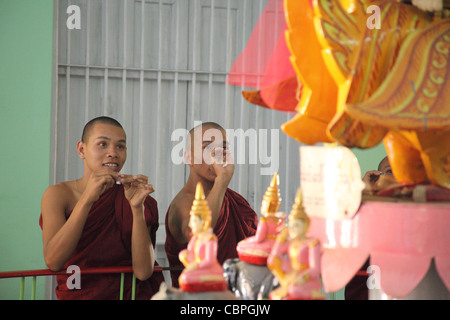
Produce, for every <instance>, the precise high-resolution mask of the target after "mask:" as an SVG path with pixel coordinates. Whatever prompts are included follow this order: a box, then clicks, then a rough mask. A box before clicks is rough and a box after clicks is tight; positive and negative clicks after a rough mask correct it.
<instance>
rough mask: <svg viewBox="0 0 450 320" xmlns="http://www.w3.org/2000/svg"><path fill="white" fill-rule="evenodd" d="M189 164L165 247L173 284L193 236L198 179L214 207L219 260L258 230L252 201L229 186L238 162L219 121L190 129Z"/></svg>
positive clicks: (232, 255)
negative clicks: (191, 223)
mask: <svg viewBox="0 0 450 320" xmlns="http://www.w3.org/2000/svg"><path fill="white" fill-rule="evenodd" d="M185 160H186V163H187V164H188V165H189V169H190V172H189V178H188V181H187V183H186V185H185V186H184V187H183V188H182V189H181V190H180V192H179V193H178V194H177V195H176V196H175V198H174V199H173V201H172V203H171V204H170V207H169V209H168V211H167V214H166V243H165V249H166V254H167V258H168V260H169V265H170V267H172V268H179V269H180V270H179V271H175V270H171V278H172V286H174V287H178V277H179V275H180V273H181V269H182V267H183V264H182V263H181V262H180V260H179V259H178V254H179V252H180V251H181V250H183V249H185V248H186V246H187V243H188V242H189V240H190V238H191V230H190V228H189V212H190V209H191V207H192V202H193V201H194V198H195V189H196V186H197V183H198V182H201V183H202V186H203V189H204V191H205V196H206V200H207V201H208V205H209V208H210V210H211V215H212V216H211V218H212V219H211V228H213V231H214V233H215V234H216V235H217V237H218V242H219V244H218V253H217V260H218V261H219V263H220V264H223V262H224V261H225V260H226V259H229V258H237V256H238V255H237V252H236V245H237V243H238V242H239V241H241V240H243V239H245V238H247V237H249V236H252V235H254V234H255V232H256V224H257V215H256V213H255V212H254V211H253V209H252V208H251V207H250V205H249V204H248V202H247V201H246V200H245V199H244V198H243V197H242V196H241V195H239V194H238V193H236V192H234V191H233V190H231V189H229V188H228V185H229V183H230V180H231V178H232V177H233V173H234V163H233V159H232V156H231V153H230V150H229V143H228V141H227V136H226V132H225V130H224V129H223V128H222V127H221V126H220V125H219V124H217V123H214V122H206V123H203V124H201V125H199V126H197V127H195V128H193V129H191V131H190V132H189V137H188V139H187V146H186V152H185Z"/></svg>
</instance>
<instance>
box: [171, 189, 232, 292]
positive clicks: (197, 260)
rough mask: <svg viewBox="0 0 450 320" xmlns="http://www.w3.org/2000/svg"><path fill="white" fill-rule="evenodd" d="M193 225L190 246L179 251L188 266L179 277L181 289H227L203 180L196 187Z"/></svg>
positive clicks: (190, 223) (190, 222)
mask: <svg viewBox="0 0 450 320" xmlns="http://www.w3.org/2000/svg"><path fill="white" fill-rule="evenodd" d="M189 227H190V228H191V231H192V234H193V236H192V238H191V240H190V241H189V243H188V245H187V248H186V249H185V250H182V251H181V252H180V253H179V259H180V261H181V262H182V263H183V265H184V266H185V267H186V268H185V269H184V270H183V271H182V273H181V275H180V277H179V280H178V281H179V284H180V288H181V290H183V291H188V292H204V291H222V290H226V288H227V283H226V280H225V278H224V277H223V269H222V266H221V265H220V264H219V262H218V261H217V246H218V244H217V241H218V240H217V236H216V235H215V234H214V233H213V230H212V228H211V210H210V209H209V207H208V203H207V201H206V199H205V193H204V191H203V187H202V184H201V183H200V182H199V183H198V184H197V188H196V190H195V200H194V202H193V204H192V208H191V211H190V220H189Z"/></svg>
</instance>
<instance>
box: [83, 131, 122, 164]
mask: <svg viewBox="0 0 450 320" xmlns="http://www.w3.org/2000/svg"><path fill="white" fill-rule="evenodd" d="M77 150H78V154H79V156H80V158H82V159H84V160H85V167H87V168H88V169H89V170H90V171H91V172H92V171H95V170H100V169H104V168H107V169H108V170H112V171H115V172H120V170H121V169H122V167H123V165H124V164H125V161H126V159H127V145H126V136H125V132H124V131H123V129H122V128H120V127H116V126H113V125H110V124H105V123H96V124H94V126H93V127H92V128H91V130H90V132H89V136H88V137H87V139H85V142H82V141H79V142H78V145H77Z"/></svg>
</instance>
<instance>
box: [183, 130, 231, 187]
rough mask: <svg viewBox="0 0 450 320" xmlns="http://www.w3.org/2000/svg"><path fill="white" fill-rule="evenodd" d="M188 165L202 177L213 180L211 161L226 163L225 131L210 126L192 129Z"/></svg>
mask: <svg viewBox="0 0 450 320" xmlns="http://www.w3.org/2000/svg"><path fill="white" fill-rule="evenodd" d="M190 147H191V148H190V155H189V157H190V164H189V165H190V167H191V170H194V171H195V172H196V173H197V174H199V175H200V176H202V177H203V178H205V179H207V180H209V181H214V179H215V178H216V173H215V170H214V168H213V163H220V164H222V165H223V164H225V163H227V154H228V153H229V143H228V141H227V136H226V132H225V131H224V130H221V129H217V128H214V127H210V126H203V127H202V130H200V128H198V129H196V130H194V133H193V137H191V146H190Z"/></svg>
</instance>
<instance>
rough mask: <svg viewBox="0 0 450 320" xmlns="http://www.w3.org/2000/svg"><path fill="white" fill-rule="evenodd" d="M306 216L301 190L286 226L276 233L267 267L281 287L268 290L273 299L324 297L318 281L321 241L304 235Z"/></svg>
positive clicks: (307, 225)
mask: <svg viewBox="0 0 450 320" xmlns="http://www.w3.org/2000/svg"><path fill="white" fill-rule="evenodd" d="M308 228H309V217H308V216H307V215H306V213H305V210H304V208H303V205H302V193H301V189H298V191H297V195H296V197H295V203H294V205H293V206H292V210H291V213H290V214H289V223H288V227H287V228H285V229H283V230H282V231H281V232H280V234H279V235H278V237H277V239H276V241H275V244H274V245H273V248H272V251H271V253H270V255H269V258H268V260H267V266H268V268H269V269H270V270H271V271H272V273H273V274H274V275H275V277H277V279H278V281H279V284H280V286H279V287H278V288H277V289H275V290H273V291H272V292H271V293H270V299H272V300H281V299H286V300H305V299H306V300H312V299H314V300H316V299H324V296H323V294H322V284H321V282H320V279H319V276H320V243H319V240H318V239H312V238H308V237H306V236H305V234H306V232H307V231H308Z"/></svg>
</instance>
